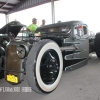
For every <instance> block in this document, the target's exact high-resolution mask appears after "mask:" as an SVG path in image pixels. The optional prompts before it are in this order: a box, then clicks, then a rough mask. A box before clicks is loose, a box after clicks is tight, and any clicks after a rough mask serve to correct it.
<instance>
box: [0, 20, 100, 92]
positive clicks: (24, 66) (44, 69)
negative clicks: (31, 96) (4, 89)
mask: <svg viewBox="0 0 100 100" xmlns="http://www.w3.org/2000/svg"><path fill="white" fill-rule="evenodd" d="M23 27H24V25H22V24H21V23H20V22H17V21H15V22H14V21H13V22H10V23H8V25H6V26H5V27H4V28H3V29H1V30H0V33H2V34H4V33H7V34H8V37H9V40H6V38H3V39H4V40H3V41H2V42H1V44H3V45H4V46H2V45H1V46H0V57H1V58H0V63H1V64H0V66H1V72H2V73H3V72H4V74H5V79H6V81H8V82H9V83H11V84H19V83H21V82H22V81H23V80H24V75H26V77H27V80H28V83H29V86H31V88H32V89H33V90H34V91H36V92H38V93H50V92H52V91H53V90H55V89H56V87H57V86H58V84H59V82H60V79H61V76H62V72H63V70H73V69H76V68H78V67H81V66H83V65H85V64H87V62H88V58H89V53H91V52H94V51H95V52H96V54H97V57H99V58H100V45H99V43H100V34H99V33H98V34H96V36H94V37H91V35H89V31H88V27H87V25H86V24H84V23H83V22H81V21H68V22H61V23H56V24H51V25H46V26H43V27H38V28H37V30H36V31H35V33H34V34H33V33H29V32H27V31H24V30H21V29H22V28H23ZM6 29H7V31H6ZM20 30H21V31H20ZM0 38H2V36H0ZM2 60H4V61H3V63H2ZM1 72H0V74H1ZM0 76H1V75H0Z"/></svg>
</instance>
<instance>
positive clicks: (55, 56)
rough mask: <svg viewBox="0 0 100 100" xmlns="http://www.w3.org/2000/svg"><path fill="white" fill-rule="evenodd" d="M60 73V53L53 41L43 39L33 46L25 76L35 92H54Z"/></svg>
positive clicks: (61, 64)
mask: <svg viewBox="0 0 100 100" xmlns="http://www.w3.org/2000/svg"><path fill="white" fill-rule="evenodd" d="M62 71H63V59H62V53H61V51H60V49H59V46H58V45H57V44H56V43H55V42H54V41H52V40H49V39H45V40H41V41H39V42H37V43H36V44H34V45H33V47H32V48H31V50H30V52H29V55H28V58H27V61H26V76H27V80H28V83H29V85H30V86H31V88H32V89H33V90H34V91H35V92H38V93H50V92H52V91H53V90H55V88H56V87H57V86H58V84H59V82H60V79H61V76H62Z"/></svg>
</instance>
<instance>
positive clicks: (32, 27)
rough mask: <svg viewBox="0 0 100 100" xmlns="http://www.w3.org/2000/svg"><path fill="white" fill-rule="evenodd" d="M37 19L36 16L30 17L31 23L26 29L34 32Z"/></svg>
mask: <svg viewBox="0 0 100 100" xmlns="http://www.w3.org/2000/svg"><path fill="white" fill-rule="evenodd" d="M36 24H37V19H36V18H33V19H32V24H30V25H29V26H28V27H27V30H28V31H29V32H32V33H34V32H35V30H36V29H37V27H38V26H37V25H36Z"/></svg>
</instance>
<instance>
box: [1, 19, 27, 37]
mask: <svg viewBox="0 0 100 100" xmlns="http://www.w3.org/2000/svg"><path fill="white" fill-rule="evenodd" d="M23 26H25V25H23V24H21V23H20V22H18V21H12V22H10V23H8V24H6V25H5V26H3V27H2V28H1V29H0V34H9V33H10V32H11V33H13V34H14V35H15V37H16V36H17V34H18V33H19V31H20V30H21V28H22V27H23Z"/></svg>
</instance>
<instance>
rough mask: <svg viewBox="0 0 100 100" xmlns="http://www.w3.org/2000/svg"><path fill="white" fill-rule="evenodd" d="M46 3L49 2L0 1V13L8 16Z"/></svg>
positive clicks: (31, 0)
mask: <svg viewBox="0 0 100 100" xmlns="http://www.w3.org/2000/svg"><path fill="white" fill-rule="evenodd" d="M53 1H56V0H53ZM48 2H51V0H0V13H4V14H10V13H14V12H17V11H21V10H25V9H28V8H31V7H35V6H38V5H41V4H44V3H48Z"/></svg>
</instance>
